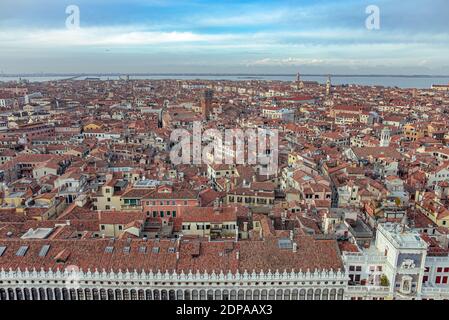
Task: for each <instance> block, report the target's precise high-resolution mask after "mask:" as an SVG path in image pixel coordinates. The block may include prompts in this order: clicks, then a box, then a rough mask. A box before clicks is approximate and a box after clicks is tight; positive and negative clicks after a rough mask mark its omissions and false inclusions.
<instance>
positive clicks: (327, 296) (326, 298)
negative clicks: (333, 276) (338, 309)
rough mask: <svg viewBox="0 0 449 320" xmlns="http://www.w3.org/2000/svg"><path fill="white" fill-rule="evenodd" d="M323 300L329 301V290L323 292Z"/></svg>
mask: <svg viewBox="0 0 449 320" xmlns="http://www.w3.org/2000/svg"><path fill="white" fill-rule="evenodd" d="M322 297H323V300H329V289H324V290H323V296H322Z"/></svg>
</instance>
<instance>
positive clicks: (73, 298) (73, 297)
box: [70, 289, 76, 300]
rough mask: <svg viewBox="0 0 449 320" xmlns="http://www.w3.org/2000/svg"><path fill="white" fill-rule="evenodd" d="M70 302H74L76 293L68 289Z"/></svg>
mask: <svg viewBox="0 0 449 320" xmlns="http://www.w3.org/2000/svg"><path fill="white" fill-rule="evenodd" d="M70 300H76V291H75V289H70Z"/></svg>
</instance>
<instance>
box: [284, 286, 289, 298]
mask: <svg viewBox="0 0 449 320" xmlns="http://www.w3.org/2000/svg"><path fill="white" fill-rule="evenodd" d="M284 300H290V289H287V290H285V291H284Z"/></svg>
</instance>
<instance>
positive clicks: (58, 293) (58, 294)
mask: <svg viewBox="0 0 449 320" xmlns="http://www.w3.org/2000/svg"><path fill="white" fill-rule="evenodd" d="M54 293H55V300H62V293H61V289H59V288H55V289H54Z"/></svg>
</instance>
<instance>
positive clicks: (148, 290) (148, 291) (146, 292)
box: [145, 289, 153, 300]
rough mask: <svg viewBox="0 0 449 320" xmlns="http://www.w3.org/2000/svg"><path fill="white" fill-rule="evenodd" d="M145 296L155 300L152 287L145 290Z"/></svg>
mask: <svg viewBox="0 0 449 320" xmlns="http://www.w3.org/2000/svg"><path fill="white" fill-rule="evenodd" d="M145 296H146V298H147V300H153V295H152V294H151V290H150V289H147V290H145Z"/></svg>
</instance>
